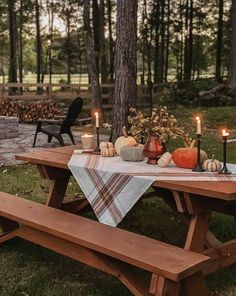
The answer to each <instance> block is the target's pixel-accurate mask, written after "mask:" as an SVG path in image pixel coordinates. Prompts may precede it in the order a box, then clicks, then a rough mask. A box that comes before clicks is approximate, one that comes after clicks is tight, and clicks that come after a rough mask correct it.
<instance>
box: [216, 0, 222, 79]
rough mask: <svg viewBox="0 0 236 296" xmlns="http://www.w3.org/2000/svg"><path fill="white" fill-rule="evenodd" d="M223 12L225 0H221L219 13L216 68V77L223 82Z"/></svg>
mask: <svg viewBox="0 0 236 296" xmlns="http://www.w3.org/2000/svg"><path fill="white" fill-rule="evenodd" d="M223 13H224V0H219V14H218V30H217V40H216V69H215V78H216V81H217V82H219V83H220V82H221V80H222V79H221V56H222V37H223Z"/></svg>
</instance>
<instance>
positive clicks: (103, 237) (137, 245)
mask: <svg viewBox="0 0 236 296" xmlns="http://www.w3.org/2000/svg"><path fill="white" fill-rule="evenodd" d="M0 225H1V227H2V230H3V231H4V232H3V234H2V236H0V243H3V242H5V241H7V240H9V239H11V238H14V237H20V238H22V239H25V240H28V241H31V242H33V243H35V244H38V245H40V246H43V247H45V248H48V249H51V250H53V251H55V252H57V253H59V254H62V255H65V256H67V257H70V258H72V259H75V260H77V261H80V262H83V263H85V264H88V265H90V266H93V267H95V268H97V269H99V270H102V271H104V272H107V273H109V274H111V275H113V276H115V277H117V278H118V279H119V280H120V281H121V282H122V283H123V284H124V285H125V286H126V287H127V288H128V289H129V290H130V291H131V292H132V293H133V294H134V295H139V296H144V295H151V294H154V295H157V296H164V295H168V296H175V295H176V296H177V295H183V294H181V289H185V295H189V296H190V295H191V296H197V295H199V292H198V291H199V290H200V291H201V295H202V296H206V295H207V288H206V286H205V282H204V278H203V274H202V270H203V268H204V267H206V265H207V264H208V262H209V257H207V256H205V255H201V254H198V253H195V252H191V251H187V250H184V249H182V248H178V247H175V246H172V245H169V244H166V243H163V242H160V241H157V240H154V239H151V238H148V237H145V236H141V235H138V234H135V233H131V232H128V231H125V230H122V229H118V228H114V227H111V226H108V225H105V224H102V223H99V222H96V221H92V220H90V219H87V218H83V217H80V216H76V215H74V214H71V213H67V212H65V211H61V210H58V209H54V208H51V207H47V206H45V205H42V204H39V203H36V202H32V201H29V200H26V199H22V198H19V197H15V196H13V195H10V194H7V193H3V192H0ZM130 266H136V267H139V268H141V269H144V270H146V271H148V272H150V273H151V274H152V278H151V284H150V287H149V288H148V286H147V287H146V286H145V284H144V283H143V281H142V280H141V279H139V278H137V276H135V275H134V273H132V271H131V270H130ZM183 283H184V285H182V284H183ZM182 291H183V290H182Z"/></svg>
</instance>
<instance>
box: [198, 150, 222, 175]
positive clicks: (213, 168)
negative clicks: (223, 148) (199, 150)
mask: <svg viewBox="0 0 236 296" xmlns="http://www.w3.org/2000/svg"><path fill="white" fill-rule="evenodd" d="M221 166H222V165H221V162H220V161H219V160H217V159H215V158H214V154H213V155H212V158H211V159H207V160H205V161H204V162H203V165H202V167H203V168H204V169H205V170H206V171H208V172H219V170H220V169H221Z"/></svg>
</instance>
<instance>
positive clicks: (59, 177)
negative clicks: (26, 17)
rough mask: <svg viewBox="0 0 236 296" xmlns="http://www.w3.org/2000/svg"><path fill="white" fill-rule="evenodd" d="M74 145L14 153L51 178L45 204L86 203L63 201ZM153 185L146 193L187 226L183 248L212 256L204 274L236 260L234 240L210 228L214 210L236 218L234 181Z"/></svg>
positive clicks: (72, 206)
mask: <svg viewBox="0 0 236 296" xmlns="http://www.w3.org/2000/svg"><path fill="white" fill-rule="evenodd" d="M76 148H77V149H78V145H75V146H66V147H60V148H53V149H46V150H44V151H40V152H33V153H26V154H21V155H16V159H18V160H23V161H26V162H29V163H32V164H36V165H37V168H38V170H39V172H40V175H41V177H43V178H47V179H49V180H51V185H52V186H51V190H50V194H49V198H48V201H47V205H48V206H51V207H54V208H57V209H62V210H65V211H69V212H72V213H75V212H78V211H79V210H81V209H83V208H84V207H86V206H87V205H88V202H87V200H86V199H77V200H73V201H69V202H63V199H64V197H65V192H66V188H67V185H68V183H69V178H70V176H71V172H70V170H69V168H68V166H67V163H68V162H69V160H70V158H71V155H72V153H73V151H74V149H76ZM152 188H153V193H151V194H150V193H149V194H147V196H150V195H156V196H158V197H161V198H162V199H163V200H164V201H165V202H166V203H168V204H169V205H170V206H171V207H172V208H173V209H174V210H175V211H177V212H178V213H179V215H180V217H181V219H182V220H183V222H184V223H186V224H187V225H188V232H187V236H186V240H185V246H184V248H185V249H186V250H190V251H194V252H197V253H202V254H205V255H207V256H209V257H211V264H208V265H207V267H206V268H205V270H203V272H204V274H208V273H211V272H214V271H217V270H219V269H221V268H224V267H226V266H229V265H232V264H233V263H235V262H236V240H231V241H227V242H225V243H222V242H221V241H220V240H219V239H217V238H216V237H215V236H214V234H213V233H211V232H210V231H209V219H210V218H211V216H212V212H213V211H218V212H221V213H226V214H228V215H231V216H233V217H236V182H222V181H194V182H193V181H155V182H154V183H153V184H152ZM144 197H145V196H144Z"/></svg>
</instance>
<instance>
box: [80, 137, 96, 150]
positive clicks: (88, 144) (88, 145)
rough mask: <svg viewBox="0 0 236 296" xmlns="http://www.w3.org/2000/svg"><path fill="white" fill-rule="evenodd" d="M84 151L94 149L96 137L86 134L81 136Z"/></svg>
mask: <svg viewBox="0 0 236 296" xmlns="http://www.w3.org/2000/svg"><path fill="white" fill-rule="evenodd" d="M81 140H82V147H83V149H92V148H93V146H94V135H88V134H84V135H82V136H81Z"/></svg>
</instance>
